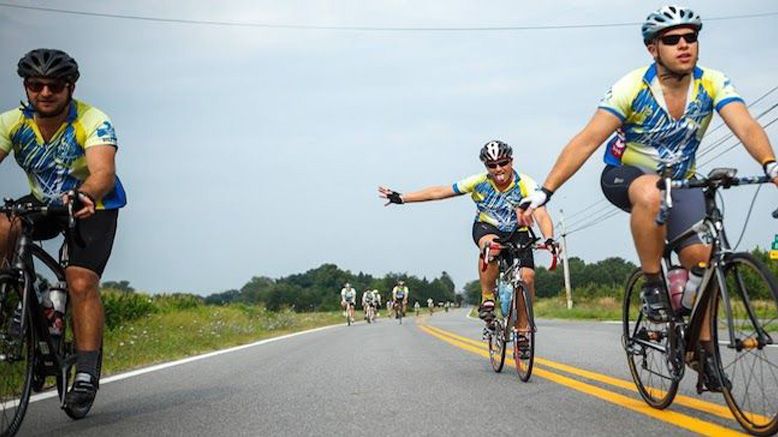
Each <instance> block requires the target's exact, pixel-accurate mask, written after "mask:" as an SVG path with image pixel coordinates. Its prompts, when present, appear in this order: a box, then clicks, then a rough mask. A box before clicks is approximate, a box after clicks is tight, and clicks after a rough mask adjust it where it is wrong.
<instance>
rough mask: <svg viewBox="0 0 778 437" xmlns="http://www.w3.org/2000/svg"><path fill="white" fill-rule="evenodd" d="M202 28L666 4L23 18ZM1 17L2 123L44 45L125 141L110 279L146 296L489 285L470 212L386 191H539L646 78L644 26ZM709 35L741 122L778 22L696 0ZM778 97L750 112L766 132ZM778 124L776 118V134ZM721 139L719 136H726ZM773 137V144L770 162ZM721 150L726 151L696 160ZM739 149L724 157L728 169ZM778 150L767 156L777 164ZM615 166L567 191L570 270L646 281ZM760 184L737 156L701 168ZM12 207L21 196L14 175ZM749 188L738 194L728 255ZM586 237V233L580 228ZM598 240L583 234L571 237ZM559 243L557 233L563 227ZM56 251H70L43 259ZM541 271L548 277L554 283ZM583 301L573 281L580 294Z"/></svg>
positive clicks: (440, 4)
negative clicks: (335, 275)
mask: <svg viewBox="0 0 778 437" xmlns="http://www.w3.org/2000/svg"><path fill="white" fill-rule="evenodd" d="M9 3H11V4H15V5H23V6H36V7H49V8H66V9H68V10H72V11H84V12H90V13H98V14H119V15H131V16H145V17H158V18H172V19H184V20H195V21H228V22H243V23H265V24H287V25H288V24H292V25H306V26H368V27H370V26H374V27H404V28H409V27H425V28H429V27H438V28H440V27H500V26H546V25H548V26H558V25H569V24H603V23H639V22H642V20H643V19H644V18H645V16H646V15H647V14H648V13H649V12H651V11H652V10H654V9H656V8H658V7H659V6H661V5H662V4H663V3H660V2H654V1H641V2H630V1H623V0H621V1H616V0H614V1H606V0H600V1H587V2H578V1H556V2H515V1H493V2H475V1H462V0H452V1H445V2H444V1H425V0H421V1H419V0H415V1H402V0H394V1H388V0H376V1H371V2H363V1H357V0H342V1H322V0H305V1H302V0H290V1H283V2H279V1H275V2H273V1H253V0H251V1H248V0H247V1H222V2H218V3H216V2H210V1H204V0H192V1H185V2H184V1H178V2H159V1H148V0H139V1H134V2H116V1H97V0H95V1H84V0H73V1H69V2H66V3H62V2H48V1H36V2H30V1H14V2H9ZM2 4H3V2H0V39H2V41H3V44H2V47H1V48H0V103H2V110H3V111H4V110H9V109H12V108H14V106H15V105H16V104H17V103H18V102H19V100H20V99H23V98H24V91H23V88H22V86H21V80H20V78H19V77H18V76H17V75H16V63H17V61H18V59H19V58H20V57H21V56H22V55H23V54H24V53H25V52H27V51H29V50H31V49H34V48H38V47H49V48H59V49H62V50H65V51H67V52H68V53H70V54H71V55H72V56H73V57H74V58H75V59H76V60H77V61H78V62H79V65H80V70H81V79H80V80H79V82H78V85H77V89H76V92H75V97H76V98H78V99H81V100H84V101H86V102H88V103H90V104H93V105H94V106H96V107H98V108H100V109H101V110H103V111H104V112H106V113H107V114H108V115H109V116H110V117H111V119H112V120H113V122H114V125H115V127H116V130H117V135H118V138H119V152H118V155H117V173H118V175H119V177H120V179H121V180H122V183H123V185H124V187H125V189H126V191H127V196H128V205H127V207H125V208H124V209H123V210H122V211H121V213H120V216H119V226H118V233H117V237H116V241H115V243H114V249H113V254H112V257H111V260H110V261H109V263H108V266H107V268H106V271H105V273H104V275H103V280H128V281H130V283H131V285H132V286H134V287H135V288H136V289H139V290H143V291H146V292H151V293H159V292H190V293H197V294H202V295H207V294H210V293H214V292H220V291H224V290H227V289H231V288H240V287H241V286H242V285H243V284H245V283H246V282H247V281H248V280H249V279H250V278H251V277H253V276H268V277H273V278H277V277H281V276H285V275H289V274H294V273H300V272H303V271H306V270H308V269H311V268H315V267H317V266H319V265H321V264H322V263H335V264H337V265H338V266H339V267H341V268H343V269H348V270H350V271H352V272H354V273H357V272H360V271H361V272H365V273H370V274H373V275H378V276H381V275H384V274H386V273H388V272H407V273H408V274H413V275H417V276H420V277H421V276H426V277H428V278H432V277H436V276H438V275H440V273H441V272H442V271H446V272H448V273H449V274H450V275H451V276H452V278H453V279H454V281H455V283H456V284H457V286H458V288H461V287H462V286H463V285H464V283H465V282H467V281H470V280H473V279H475V278H476V277H477V272H476V257H477V250H476V248H475V245H474V244H473V242H472V239H471V227H472V222H473V219H474V216H475V207H474V205H473V203H472V201H471V200H470V199H469V198H467V197H466V196H464V197H458V198H454V199H449V200H446V201H440V202H430V203H425V204H412V205H403V206H399V207H398V206H395V205H392V206H390V207H384V206H383V203H382V202H381V200H379V198H378V196H377V193H376V188H377V187H378V186H379V185H385V186H389V187H391V188H393V189H396V190H398V191H401V192H405V191H412V190H417V189H420V188H423V187H426V186H431V185H450V184H452V183H454V182H456V181H457V180H460V179H462V178H464V177H467V176H469V175H472V174H475V173H479V172H481V171H483V167H482V165H481V164H480V162H479V161H478V151H479V149H480V147H481V146H482V145H483V144H484V143H486V142H487V141H489V140H491V139H501V140H503V141H506V142H508V143H509V144H511V145H513V147H514V154H515V166H516V168H517V169H518V170H519V171H521V172H522V173H526V174H528V175H530V176H531V177H533V178H534V179H535V180H537V181H538V182H539V183H541V182H542V181H543V180H544V179H545V176H546V174H547V173H548V171H549V170H550V168H551V166H552V165H553V163H554V161H555V159H556V157H557V156H558V154H559V152H560V151H561V149H562V148H563V147H564V146H565V144H566V143H567V142H568V141H569V140H570V138H572V137H573V136H574V135H575V134H576V133H577V132H578V131H579V130H580V129H581V128H582V127H583V126H584V125H585V123H586V122H587V121H588V120H589V118H590V117H591V115H592V114H593V113H594V111H595V109H596V107H597V104H598V102H599V100H600V98H601V97H602V95H603V94H604V93H605V91H606V90H607V89H608V88H609V87H610V85H611V84H613V83H614V82H615V81H616V80H618V79H619V78H620V77H621V76H623V75H624V74H626V73H627V72H629V71H631V70H633V69H635V68H638V67H640V66H643V65H646V64H649V63H650V62H651V59H650V57H649V55H648V54H647V52H646V50H645V48H644V46H643V44H642V40H641V37H640V26H639V24H631V25H626V26H610V27H594V28H578V29H552V30H510V31H396V30H395V31H364V30H363V31H347V30H311V29H299V28H297V29H290V28H260V27H240V26H214V25H196V24H185V23H167V22H150V21H143V20H130V19H118V18H109V17H100V16H94V15H92V16H84V15H74V14H64V13H56V12H45V11H36V10H24V9H18V8H10V7H7V6H2ZM686 5H687V6H689V7H692V8H694V10H695V11H697V12H698V13H699V14H700V15H701V16H702V18H703V23H704V27H703V30H702V33H701V35H700V64H701V65H704V66H707V67H711V68H715V69H717V70H720V71H723V72H725V73H726V74H727V75H728V76H729V77H730V78H731V79H732V80H733V82H734V84H735V86H736V88H737V90H738V91H739V92H740V94H741V95H742V96H743V97H744V98H745V100H746V103H751V102H753V101H755V100H756V99H757V98H758V97H760V96H762V95H764V94H765V93H766V92H768V91H769V90H771V89H773V88H774V87H776V86H778V74H777V73H778V47H776V45H775V44H774V42H775V41H776V40H778V15H772V16H767V17H760V18H741V19H734V20H709V21H706V17H708V18H714V17H725V16H735V15H748V14H758V13H768V12H777V11H778V5H775V4H774V3H772V2H763V1H740V2H737V3H733V2H731V1H687V2H686ZM777 102H778V92H775V93H773V94H770V95H768V96H766V97H765V98H764V99H763V100H762V101H761V102H759V103H757V104H755V105H753V106H752V107H751V111H752V113H753V114H754V115H758V114H759V113H760V112H762V111H764V110H766V109H768V108H770V107H771V106H772V105H774V104H776V103H777ZM776 114H778V111H773V112H770V113H768V114H767V115H765V116H764V118H763V119H762V120H761V121H762V122H763V123H766V122H769V121H770V120H772V119H773V118H774V117H775V116H776ZM720 123H721V120H720V118H718V116H716V117H715V118H714V120H713V122H712V123H711V126H712V127H715V126H717V125H718V124H720ZM777 132H778V129H776V127H775V125H773V126H770V127H768V128H767V133H768V136H769V137H770V139H771V142H772V144H773V145H775V144H778V136H777V135H776V133H777ZM727 133H728V129H727V128H726V127H724V128H722V129H718V130H716V131H712V132H711V133H710V135H709V137H708V138H707V139H706V140H705V141H703V144H702V146H701V147H702V148H705V147H706V145H708V146H709V145H711V144H714V143H715V141H716V140H717V139H720V138H722V137H724V136H725V135H726V134H727ZM735 142H736V141H735V140H729V141H727V142H725V143H724V146H722V147H719V148H718V149H717V150H723V149H724V148H725V147H727V146H729V145H730V144H734V143H735ZM774 148H775V147H774ZM602 152H603V149H602V148H600V149H598V151H597V152H595V154H594V155H593V156H592V158H591V159H590V160H589V161H588V162H587V164H586V165H585V166H584V167H583V168H582V169H581V170H580V171H579V172H578V173H577V174H576V175H575V176H574V177H573V178H572V179H571V180H569V181H568V182H567V184H566V185H564V186H563V187H562V188H561V189H559V190H558V191H557V193H556V194H555V195H554V198H553V199H552V201H551V203H550V204H549V205H548V207H549V212H550V213H551V215H552V216H553V218H554V221H555V222H556V221H558V220H559V219H560V217H561V216H562V212H561V211H560V210H563V211H564V216H565V218H566V222H567V223H568V224H569V226H568V230H569V231H570V232H569V234H568V236H567V245H568V253H569V254H570V256H577V257H580V258H582V259H584V260H585V261H587V262H596V261H598V260H601V259H604V258H607V257H610V256H619V257H622V258H625V259H628V260H631V261H636V259H637V258H636V256H635V253H634V248H633V245H632V240H631V236H630V233H629V228H628V215H627V214H625V213H620V214H617V215H615V216H613V217H610V218H608V219H607V220H601V219H600V218H599V217H600V215H597V214H594V215H593V216H592V215H591V214H592V213H596V212H598V211H603V212H607V211H609V210H611V209H612V208H611V207H610V206H609V204H608V203H607V202H606V201H604V197H603V195H602V193H601V190H600V187H599V175H600V172H601V171H602V168H603V164H602ZM715 166H728V167H736V168H738V169H739V171H740V173H739V174H740V175H757V174H761V168H760V167H759V165H758V164H757V163H756V162H754V161H753V160H752V159H751V158H749V157H748V155H747V153H746V152H745V150H744V149H743V148H742V146H737V147H735V148H734V149H733V150H732V151H730V152H728V153H727V154H725V155H723V156H722V157H720V158H718V159H716V160H714V161H713V162H711V163H710V164H708V165H707V166H703V167H702V169H701V170H702V171H703V172H707V171H708V170H710V169H711V168H713V167H715ZM0 187H2V188H0V191H1V193H0V194H2V195H3V196H10V197H14V196H20V195H23V194H25V193H26V192H28V187H27V183H26V178H25V177H24V175H23V174H22V173H21V171H20V170H19V168H18V166H17V164H16V163H15V161H14V160H13V159H12V158H10V157H9V159H6V160H5V161H4V162H3V164H2V165H0ZM754 191H755V189H754V188H753V187H748V188H741V189H736V190H730V191H729V192H727V193H726V194H725V195H724V199H725V217H726V221H725V223H726V225H727V226H728V228H727V229H728V230H729V234H730V239H731V240H733V242H734V241H736V240H737V237H738V236H739V235H740V232H741V230H742V229H743V225H744V223H745V218H746V213H747V211H748V207H749V205H750V202H751V199H752V198H753V194H754ZM776 193H778V192H777V191H776V189H775V187H771V186H765V187H764V188H763V189H762V190H761V192H760V194H759V195H758V197H757V200H756V203H755V206H754V208H753V212H752V215H751V218H750V221H749V222H748V226H747V227H746V230H745V234H744V237H743V241H742V243H741V245H740V248H742V249H751V248H753V247H756V246H759V247H762V248H768V249H769V247H770V244H771V243H772V241H773V239H774V238H775V236H776V235H777V234H778V222H777V221H775V220H774V219H772V218H771V217H770V216H769V215H770V212H771V211H772V210H773V209H775V208H776V206H778V195H777V194H776ZM587 217H590V218H591V219H590V218H587ZM585 225H586V227H585V228H584V229H580V230H578V231H576V228H581V227H583V226H585ZM557 231H558V232H557V233H559V229H557ZM46 247H47V248H48V249H56V246H54V245H53V243H48V244H47V246H46ZM542 263H543V260H539V264H542ZM572 280H573V283H575V278H573V279H572Z"/></svg>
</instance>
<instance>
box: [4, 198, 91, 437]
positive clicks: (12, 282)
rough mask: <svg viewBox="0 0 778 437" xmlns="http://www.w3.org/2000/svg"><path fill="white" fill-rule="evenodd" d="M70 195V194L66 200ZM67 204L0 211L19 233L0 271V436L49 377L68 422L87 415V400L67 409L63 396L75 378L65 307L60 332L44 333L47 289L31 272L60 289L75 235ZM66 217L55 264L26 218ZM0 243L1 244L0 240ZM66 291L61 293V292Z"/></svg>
mask: <svg viewBox="0 0 778 437" xmlns="http://www.w3.org/2000/svg"><path fill="white" fill-rule="evenodd" d="M73 197H75V195H72V196H71V198H73ZM73 209H74V208H73V205H72V204H70V205H69V206H67V207H64V206H59V207H52V206H41V205H35V204H32V203H18V202H14V201H13V200H10V199H5V204H4V206H2V207H0V213H2V214H5V215H6V216H7V217H8V218H9V220H10V221H11V222H12V223H15V222H19V223H21V234H20V236H19V238H18V240H17V241H16V245H15V246H14V251H13V255H12V258H11V264H10V267H7V268H3V269H0V379H1V380H0V435H2V436H12V435H14V434H15V433H16V432H18V431H19V428H20V427H21V424H22V420H23V419H24V415H25V413H26V412H27V406H28V404H29V402H30V395H31V392H40V391H42V390H43V389H44V388H45V387H46V379H47V378H48V377H50V376H51V377H54V378H55V380H56V388H57V393H58V395H59V402H60V407H61V408H62V409H63V410H64V411H65V413H66V414H67V415H68V416H70V417H71V418H73V419H80V418H83V417H84V416H86V415H87V413H88V412H89V410H90V409H91V408H92V403H93V402H94V401H93V402H90V403H89V404H87V405H84V406H79V407H76V406H73V405H70V404H68V403H67V402H66V398H65V395H66V393H67V392H68V390H69V389H70V388H71V384H72V383H73V382H74V379H75V374H76V366H75V364H76V351H75V346H74V345H75V336H74V332H73V329H72V323H70V322H71V315H70V311H68V306H66V307H65V308H64V315H63V319H62V322H63V324H62V326H61V330H60V331H58V332H50V326H51V325H50V322H49V319H48V318H47V317H46V315H45V314H44V306H43V303H42V302H41V301H40V300H39V295H38V293H39V292H40V291H42V289H43V290H45V289H46V288H47V287H48V280H46V279H45V278H46V276H40V275H39V274H38V273H37V272H36V266H39V267H40V268H41V269H42V271H46V272H47V273H49V274H50V275H51V277H53V278H55V279H56V281H57V282H58V287H66V285H65V284H66V280H65V266H66V265H67V259H66V257H67V244H68V241H69V240H70V239H71V236H72V235H73V234H74V233H75V219H74V217H73ZM35 214H41V215H49V216H58V217H66V218H67V220H68V230H67V231H66V232H65V239H64V242H63V245H62V247H61V248H60V251H59V259H58V260H55V259H54V258H53V257H51V256H50V255H49V254H48V253H46V252H45V251H44V250H43V248H42V247H40V246H38V245H36V244H35V243H34V242H33V239H32V232H33V222H32V218H31V216H32V215H35ZM0 243H5V242H0ZM65 291H66V290H65ZM101 363H102V348H101V350H100V353H99V357H98V368H97V375H96V376H97V379H98V380H99V378H100V368H101Z"/></svg>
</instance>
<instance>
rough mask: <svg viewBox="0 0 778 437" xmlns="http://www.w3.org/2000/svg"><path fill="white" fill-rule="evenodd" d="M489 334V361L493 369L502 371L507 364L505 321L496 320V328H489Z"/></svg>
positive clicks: (498, 371)
mask: <svg viewBox="0 0 778 437" xmlns="http://www.w3.org/2000/svg"><path fill="white" fill-rule="evenodd" d="M488 329H489V328H487V330H488ZM487 336H488V340H489V362H490V363H491V364H492V369H494V371H495V372H497V373H500V372H501V371H502V368H503V366H504V365H505V324H504V323H503V321H502V320H499V319H498V320H495V321H494V330H489V331H488V334H487Z"/></svg>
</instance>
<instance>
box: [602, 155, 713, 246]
mask: <svg viewBox="0 0 778 437" xmlns="http://www.w3.org/2000/svg"><path fill="white" fill-rule="evenodd" d="M644 174H646V173H645V172H644V171H643V170H641V169H639V168H637V167H633V166H631V165H622V166H619V167H616V166H612V165H606V166H605V168H604V169H603V171H602V176H600V187H601V188H602V193H603V194H604V195H605V198H606V199H608V201H609V202H610V203H612V204H613V205H614V206H617V207H619V208H621V209H622V210H623V211H626V212H631V211H632V204H631V203H630V201H629V186H630V184H632V182H633V181H634V180H635V179H637V178H639V177H640V176H643V175H644ZM672 198H673V209H671V210H670V214H669V215H668V217H667V241H673V240H674V239H675V238H677V237H678V236H679V235H681V234H682V233H684V232H686V230H688V229H689V228H691V227H692V226H694V225H695V224H696V223H697V222H699V221H700V220H702V219H703V218H705V197H704V196H703V194H702V189H701V188H689V189H675V190H673V191H672ZM692 244H702V240H700V237H698V236H697V235H696V234H694V235H691V236H689V237H686V238H685V239H684V240H683V242H682V243H681V244H679V245H678V246H676V252H677V251H678V250H680V249H682V248H684V247H686V246H689V245H692Z"/></svg>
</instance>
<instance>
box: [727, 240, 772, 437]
mask: <svg viewBox="0 0 778 437" xmlns="http://www.w3.org/2000/svg"><path fill="white" fill-rule="evenodd" d="M724 277H725V282H726V289H727V295H728V297H729V304H730V308H731V317H728V316H727V312H726V302H725V301H724V300H723V298H722V293H720V292H719V293H718V294H717V298H716V301H715V306H714V308H715V317H714V318H713V319H715V320H712V323H713V326H714V327H715V340H716V346H717V350H718V356H719V364H720V365H719V369H720V371H721V372H722V374H721V379H722V380H723V381H725V387H724V389H723V392H724V397H725V398H726V400H727V404H728V405H729V407H730V409H731V410H732V413H733V414H734V416H735V418H736V419H737V420H738V422H740V424H741V425H742V426H743V427H744V428H745V429H746V430H747V431H749V432H751V433H753V434H757V435H768V434H774V433H775V432H778V344H776V341H778V286H777V285H776V284H777V282H776V279H775V278H774V277H773V276H772V275H771V274H770V272H769V270H767V269H766V268H765V266H764V265H762V264H761V263H760V262H759V261H757V260H756V259H754V258H753V257H752V256H751V255H750V254H735V255H734V256H732V257H731V258H730V259H729V260H728V261H727V263H726V264H725V266H724ZM730 332H732V333H733V335H734V339H733V338H730ZM726 381H728V382H729V384H727V383H726Z"/></svg>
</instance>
